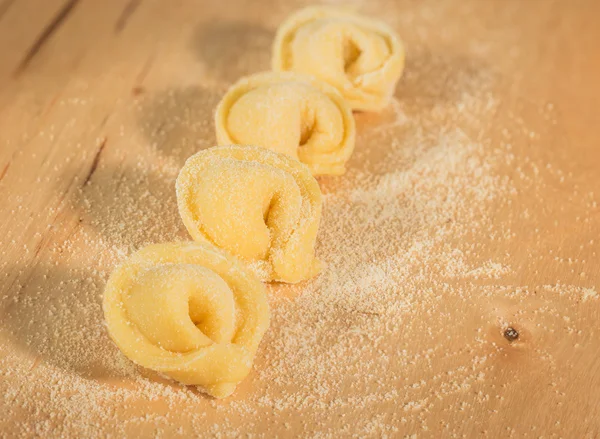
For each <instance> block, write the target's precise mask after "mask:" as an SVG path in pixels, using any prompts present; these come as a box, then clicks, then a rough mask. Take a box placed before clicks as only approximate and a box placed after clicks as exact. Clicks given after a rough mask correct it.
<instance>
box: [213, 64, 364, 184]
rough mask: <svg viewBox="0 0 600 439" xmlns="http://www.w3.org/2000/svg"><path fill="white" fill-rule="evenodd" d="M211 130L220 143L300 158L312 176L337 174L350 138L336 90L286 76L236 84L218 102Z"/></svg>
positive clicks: (348, 119) (350, 123)
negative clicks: (254, 147)
mask: <svg viewBox="0 0 600 439" xmlns="http://www.w3.org/2000/svg"><path fill="white" fill-rule="evenodd" d="M215 126H216V132H217V141H218V143H219V144H220V145H229V144H244V145H257V146H263V147H265V148H269V149H271V150H273V151H277V152H281V153H284V154H287V155H289V156H291V157H294V158H295V159H297V160H300V161H301V162H302V163H304V164H306V165H307V166H308V167H309V168H310V170H311V172H312V173H313V174H314V175H319V174H332V175H339V174H343V173H344V171H345V167H344V164H345V163H346V161H347V160H348V158H350V155H351V154H352V151H353V149H354V142H355V137H356V129H355V124H354V118H353V117H352V110H351V109H350V107H349V106H348V104H347V102H346V101H345V100H344V98H343V97H342V96H341V95H340V94H339V92H338V91H337V90H336V89H335V88H333V87H332V86H330V85H329V84H326V83H324V82H322V81H319V80H317V79H315V78H313V77H310V76H306V75H300V74H296V73H292V72H280V73H276V72H266V73H259V74H256V75H252V76H249V77H246V78H242V79H241V80H239V81H238V82H237V83H236V84H234V85H233V86H232V87H231V88H230V89H229V91H227V93H226V94H225V96H224V97H223V99H222V100H221V102H220V103H219V105H218V107H217V111H216V116H215Z"/></svg>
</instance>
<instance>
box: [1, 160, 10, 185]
mask: <svg viewBox="0 0 600 439" xmlns="http://www.w3.org/2000/svg"><path fill="white" fill-rule="evenodd" d="M8 168H10V162H8V163H7V164H6V166H4V169H2V172H0V181H2V179H3V178H4V176H5V175H6V172H7V171H8Z"/></svg>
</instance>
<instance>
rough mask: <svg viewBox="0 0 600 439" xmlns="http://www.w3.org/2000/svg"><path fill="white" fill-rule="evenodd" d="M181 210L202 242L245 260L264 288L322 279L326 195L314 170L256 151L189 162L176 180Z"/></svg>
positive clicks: (213, 153) (235, 149)
mask: <svg viewBox="0 0 600 439" xmlns="http://www.w3.org/2000/svg"><path fill="white" fill-rule="evenodd" d="M176 188H177V204H178V207H179V213H180V215H181V218H182V219H183V223H184V224H185V226H186V228H187V230H188V232H189V233H190V235H192V237H193V238H194V239H195V240H196V241H200V242H207V241H208V242H211V243H213V244H215V245H217V246H218V247H221V248H223V249H225V250H227V251H228V252H229V253H231V254H233V255H236V256H239V257H240V258H242V259H243V260H245V261H246V262H247V263H249V266H250V267H251V268H252V269H253V270H254V271H255V273H256V274H257V275H258V276H259V277H260V278H261V279H263V280H276V281H282V282H291V283H293V282H299V281H302V280H305V279H308V278H310V277H312V276H314V275H316V274H317V273H318V272H319V271H320V263H319V261H318V260H317V259H316V258H315V255H314V252H315V241H316V237H317V231H318V227H319V221H320V217H321V203H322V200H321V191H320V189H319V185H318V184H317V182H316V180H315V179H314V177H313V176H312V175H311V173H310V171H309V169H308V168H307V167H306V166H304V165H303V164H302V163H300V162H298V161H297V160H294V159H292V158H291V157H288V156H286V155H283V154H279V153H276V152H273V151H270V150H268V149H265V148H260V147H254V146H222V147H215V148H210V149H207V150H204V151H201V152H199V153H197V154H195V155H193V156H192V157H190V158H189V159H188V160H187V161H186V163H185V165H184V166H183V168H182V169H181V172H180V173H179V176H178V177H177V185H176Z"/></svg>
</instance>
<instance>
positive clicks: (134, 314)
mask: <svg viewBox="0 0 600 439" xmlns="http://www.w3.org/2000/svg"><path fill="white" fill-rule="evenodd" d="M103 307H104V316H105V318H106V323H107V326H108V332H109V334H110V336H111V338H112V339H113V340H114V342H115V343H116V344H117V346H118V347H119V349H121V351H122V352H123V353H124V354H125V355H126V356H127V357H128V358H129V359H131V360H132V361H133V362H135V363H137V364H139V365H140V366H143V367H146V368H148V369H152V370H155V371H158V372H161V373H163V374H165V375H167V376H169V377H171V378H173V379H175V380H177V381H180V382H182V383H184V384H192V385H197V386H199V387H201V388H202V389H203V390H204V391H205V392H207V393H208V394H210V395H212V396H214V397H217V398H223V397H226V396H228V395H230V394H231V393H232V392H233V391H234V390H235V387H236V385H237V384H238V383H239V382H240V381H242V380H243V379H244V378H245V377H246V376H247V375H248V373H249V372H250V369H251V368H252V362H253V361H254V355H255V352H256V349H257V347H258V344H259V342H260V340H261V339H262V336H263V334H264V333H265V331H266V330H267V328H268V326H269V306H268V303H267V299H266V292H265V288H264V286H263V284H261V283H260V281H259V280H258V279H257V278H256V277H255V276H254V275H253V274H252V273H250V272H249V271H248V270H247V269H246V268H245V267H243V266H242V264H241V263H240V262H238V261H237V260H236V259H235V258H233V257H231V256H228V255H227V254H225V253H224V252H222V251H221V250H219V249H217V248H215V247H214V246H212V245H209V244H201V243H195V242H187V243H169V244H155V245H151V246H148V247H146V248H144V249H142V250H139V251H138V252H136V253H134V254H133V255H132V256H130V257H129V259H127V260H126V261H125V262H124V263H123V264H122V265H120V266H119V267H118V268H117V269H116V270H115V271H114V272H113V273H112V274H111V276H110V278H109V280H108V283H107V285H106V289H105V291H104V304H103Z"/></svg>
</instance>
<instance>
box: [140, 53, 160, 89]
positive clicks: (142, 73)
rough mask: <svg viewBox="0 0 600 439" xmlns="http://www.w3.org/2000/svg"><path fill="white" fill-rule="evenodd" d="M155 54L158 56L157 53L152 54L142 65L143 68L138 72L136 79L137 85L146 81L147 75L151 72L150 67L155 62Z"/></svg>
mask: <svg viewBox="0 0 600 439" xmlns="http://www.w3.org/2000/svg"><path fill="white" fill-rule="evenodd" d="M155 56H156V53H152V55H150V56H149V57H148V59H147V60H146V62H145V63H144V65H143V66H142V69H141V70H140V73H138V75H137V78H136V81H135V83H136V86H137V87H141V84H142V83H143V82H144V79H146V76H148V73H149V72H150V68H151V67H152V64H154V57H155Z"/></svg>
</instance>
